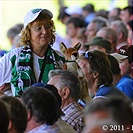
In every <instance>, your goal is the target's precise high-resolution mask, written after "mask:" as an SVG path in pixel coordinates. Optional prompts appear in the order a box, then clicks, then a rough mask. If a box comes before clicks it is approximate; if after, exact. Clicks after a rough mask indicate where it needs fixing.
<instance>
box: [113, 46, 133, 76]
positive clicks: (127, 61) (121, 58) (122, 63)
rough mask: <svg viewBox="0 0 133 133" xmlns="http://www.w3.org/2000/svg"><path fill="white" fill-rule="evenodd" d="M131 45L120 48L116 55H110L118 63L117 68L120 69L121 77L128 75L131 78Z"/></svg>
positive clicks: (132, 57)
mask: <svg viewBox="0 0 133 133" xmlns="http://www.w3.org/2000/svg"><path fill="white" fill-rule="evenodd" d="M132 50H133V45H130V46H128V45H125V46H122V47H120V49H118V51H116V53H112V54H111V55H112V56H114V57H115V58H116V59H117V60H118V62H119V67H120V69H121V75H122V76H124V75H129V76H130V77H131V78H133V73H132V70H133V68H132V63H133V55H132Z"/></svg>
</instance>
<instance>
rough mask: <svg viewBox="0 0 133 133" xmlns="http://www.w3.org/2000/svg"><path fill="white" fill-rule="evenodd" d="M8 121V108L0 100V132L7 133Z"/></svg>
mask: <svg viewBox="0 0 133 133" xmlns="http://www.w3.org/2000/svg"><path fill="white" fill-rule="evenodd" d="M9 121H10V109H9V106H8V105H7V104H6V103H5V102H4V101H3V100H0V132H1V133H8V126H9Z"/></svg>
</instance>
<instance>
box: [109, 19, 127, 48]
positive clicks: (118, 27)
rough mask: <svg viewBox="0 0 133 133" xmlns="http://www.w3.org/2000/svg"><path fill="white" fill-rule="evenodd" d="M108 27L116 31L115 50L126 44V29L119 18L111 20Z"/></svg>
mask: <svg viewBox="0 0 133 133" xmlns="http://www.w3.org/2000/svg"><path fill="white" fill-rule="evenodd" d="M110 28H112V29H113V30H115V31H116V33H117V37H118V40H117V45H116V50H118V49H119V48H120V47H122V46H124V45H128V42H127V38H128V30H127V27H126V25H125V23H124V22H123V21H121V20H117V21H112V22H111V24H110Z"/></svg>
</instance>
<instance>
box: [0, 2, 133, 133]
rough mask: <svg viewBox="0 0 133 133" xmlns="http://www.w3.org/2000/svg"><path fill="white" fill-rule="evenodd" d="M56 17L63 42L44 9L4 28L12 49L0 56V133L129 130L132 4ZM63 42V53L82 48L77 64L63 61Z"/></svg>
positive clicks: (74, 9)
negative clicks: (62, 30) (63, 30)
mask: <svg viewBox="0 0 133 133" xmlns="http://www.w3.org/2000/svg"><path fill="white" fill-rule="evenodd" d="M128 2H129V3H130V0H129V1H128ZM132 4H133V3H132ZM58 20H59V21H61V22H62V23H63V24H64V25H65V26H66V36H65V37H61V36H60V35H59V34H58V33H57V32H56V27H55V24H54V21H53V14H52V12H51V11H50V10H48V9H42V8H36V9H30V10H29V11H28V12H27V14H26V15H25V16H24V23H23V24H16V25H15V26H13V27H12V28H10V29H9V30H8V31H7V37H8V39H9V41H10V43H11V45H12V48H11V50H10V51H9V52H6V51H1V52H0V54H1V57H0V132H1V133H111V132H114V133H132V131H133V73H132V70H133V57H132V55H133V54H132V49H133V41H132V37H133V36H132V32H133V27H132V22H133V14H132V5H130V4H128V5H127V6H126V7H124V8H122V9H121V8H118V7H115V8H113V9H111V10H110V11H106V10H103V9H102V10H99V11H95V8H94V6H93V5H92V4H90V3H89V4H86V5H85V6H84V7H80V6H77V5H72V6H70V7H62V8H61V9H60V10H59V15H58ZM61 42H63V43H64V44H65V45H66V47H67V48H70V47H73V46H74V45H75V44H77V43H78V42H80V43H81V47H80V49H79V51H78V52H79V58H78V60H74V56H77V53H72V55H71V58H72V59H73V60H67V59H65V57H64V55H63V54H62V53H61V50H60V44H61ZM69 50H72V49H71V48H70V49H69ZM63 52H65V51H63ZM75 54H76V55H75ZM66 62H67V65H69V64H70V63H72V62H76V63H77V64H78V65H79V67H80V68H81V70H82V72H83V77H80V76H79V75H78V74H77V73H76V72H75V71H73V69H71V68H69V70H67V69H65V68H63V65H64V63H66ZM73 64H74V63H73ZM70 66H72V65H70ZM72 67H76V66H74V65H73V66H72ZM83 84H84V85H86V86H87V93H88V97H89V98H88V99H87V100H84V99H82V94H83V92H82V91H83V90H82V89H81V88H82V87H83Z"/></svg>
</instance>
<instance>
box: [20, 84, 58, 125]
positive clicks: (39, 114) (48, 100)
mask: <svg viewBox="0 0 133 133" xmlns="http://www.w3.org/2000/svg"><path fill="white" fill-rule="evenodd" d="M21 100H22V102H23V103H24V105H25V106H26V107H27V109H28V113H29V118H28V119H29V120H34V122H35V123H38V124H48V125H53V124H54V123H55V122H56V121H57V120H58V118H59V112H58V111H59V107H58V103H57V100H56V98H55V96H54V95H53V94H52V93H51V92H50V91H49V90H47V89H44V87H38V86H32V87H30V88H28V89H27V90H26V91H25V92H24V93H23V94H22V97H21Z"/></svg>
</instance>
